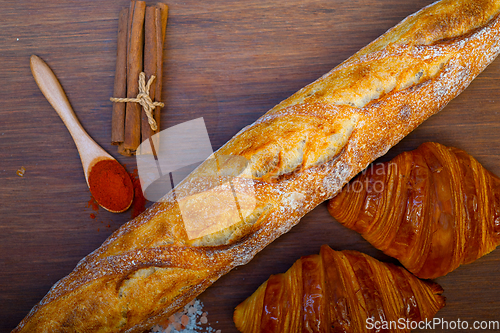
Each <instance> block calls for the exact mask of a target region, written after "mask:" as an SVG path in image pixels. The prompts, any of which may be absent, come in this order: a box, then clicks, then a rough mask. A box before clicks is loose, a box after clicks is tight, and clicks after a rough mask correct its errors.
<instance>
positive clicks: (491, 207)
mask: <svg viewBox="0 0 500 333" xmlns="http://www.w3.org/2000/svg"><path fill="white" fill-rule="evenodd" d="M328 209H329V211H330V213H331V214H332V215H333V217H335V219H337V220H338V221H339V222H341V223H342V224H343V225H345V226H346V227H348V228H350V229H353V230H356V231H357V232H359V233H361V235H363V237H364V238H365V239H367V240H368V241H369V242H370V243H371V244H372V245H374V246H375V247H376V248H378V249H380V250H382V251H384V252H385V253H386V254H387V255H390V256H392V257H394V258H397V259H398V260H399V261H400V262H401V263H402V264H403V265H404V266H405V267H406V268H407V269H408V270H409V271H411V272H412V273H414V274H415V275H417V276H418V277H421V278H436V277H439V276H443V275H445V274H447V273H449V272H451V271H453V270H454V269H456V268H457V267H458V266H460V265H461V264H467V263H470V262H472V261H474V260H476V259H478V258H480V257H481V256H483V255H485V254H487V253H489V252H491V251H492V250H494V249H495V248H496V247H497V246H498V244H500V179H499V178H498V177H496V176H495V175H493V174H492V173H491V172H489V171H487V170H486V169H484V168H483V167H482V166H481V164H480V163H479V162H478V161H476V160H475V159H474V158H473V157H472V156H470V155H468V154H467V153H466V152H464V151H462V150H460V149H457V148H451V147H450V148H448V147H445V146H443V145H440V144H438V143H424V144H422V145H421V146H420V147H419V148H418V149H416V150H414V151H411V152H405V153H402V154H400V155H398V156H397V157H395V158H394V159H393V160H392V161H390V162H388V163H380V164H375V165H373V166H372V167H369V168H368V169H367V171H366V172H364V173H362V174H361V175H359V176H358V177H357V178H355V180H353V181H352V182H351V183H349V184H348V185H347V186H346V187H345V188H344V189H343V190H342V192H341V193H340V194H339V195H337V196H336V197H335V198H333V199H332V200H330V202H329V204H328Z"/></svg>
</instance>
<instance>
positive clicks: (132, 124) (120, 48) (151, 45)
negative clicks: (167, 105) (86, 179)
mask: <svg viewBox="0 0 500 333" xmlns="http://www.w3.org/2000/svg"><path fill="white" fill-rule="evenodd" d="M167 17H168V6H167V5H166V4H164V3H157V4H156V5H154V6H146V3H145V1H135V0H133V1H131V2H130V8H124V9H122V10H121V11H120V18H119V21H118V45H117V57H116V73H115V83H114V92H113V96H114V97H115V98H136V97H137V95H138V93H139V74H140V73H141V72H144V73H145V75H146V81H148V80H149V79H150V78H151V76H153V75H154V76H155V79H154V81H153V82H152V84H151V86H150V89H149V96H150V98H151V100H152V101H155V100H156V101H161V90H162V74H163V45H164V40H165V31H166V27H167ZM152 115H153V117H154V121H155V122H156V130H154V129H152V126H151V125H150V124H149V122H148V117H147V115H146V113H145V111H144V110H143V109H142V107H141V105H140V104H139V103H137V102H126V103H123V102H114V103H113V115H112V126H111V144H113V145H118V152H119V153H120V154H122V155H126V156H130V155H133V154H135V151H136V149H137V147H138V146H139V145H140V143H141V142H142V141H144V140H147V139H149V138H150V137H151V136H152V135H153V134H155V133H156V132H158V131H159V129H160V107H158V106H157V107H156V108H155V109H154V112H153V114H152Z"/></svg>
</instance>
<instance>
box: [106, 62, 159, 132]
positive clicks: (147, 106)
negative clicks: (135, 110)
mask: <svg viewBox="0 0 500 333" xmlns="http://www.w3.org/2000/svg"><path fill="white" fill-rule="evenodd" d="M154 79H155V76H154V75H151V77H150V78H149V80H148V82H147V83H146V74H145V73H144V72H141V73H140V74H139V93H138V94H137V96H136V97H135V98H120V97H111V98H110V99H109V100H110V101H111V102H117V103H128V102H131V103H139V104H140V105H141V106H142V107H143V109H144V112H145V113H146V116H147V117H148V123H149V126H150V127H151V129H152V130H153V131H156V130H157V129H158V127H157V125H156V120H155V118H154V116H153V111H154V109H155V108H156V107H157V106H159V107H164V106H165V104H163V103H162V102H153V101H152V100H151V97H150V96H149V89H150V88H151V84H152V83H153V81H154Z"/></svg>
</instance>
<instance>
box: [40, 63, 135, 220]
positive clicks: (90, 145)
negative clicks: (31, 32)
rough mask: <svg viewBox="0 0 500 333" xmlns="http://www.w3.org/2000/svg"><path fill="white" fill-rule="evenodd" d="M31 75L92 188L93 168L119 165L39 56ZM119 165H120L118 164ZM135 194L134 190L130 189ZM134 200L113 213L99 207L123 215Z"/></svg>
mask: <svg viewBox="0 0 500 333" xmlns="http://www.w3.org/2000/svg"><path fill="white" fill-rule="evenodd" d="M30 67H31V73H32V74H33V77H34V78H35V81H36V84H37V85H38V87H39V88H40V90H41V92H42V94H43V95H44V96H45V98H46V99H47V100H48V101H49V103H50V105H52V107H53V108H54V110H56V112H57V114H58V115H59V117H61V119H62V121H63V123H64V125H66V128H67V129H68V131H69V133H70V134H71V137H72V138H73V141H74V142H75V145H76V148H77V149H78V153H79V154H80V159H81V161H82V166H83V172H84V174H85V180H86V182H87V185H88V186H89V188H90V184H89V175H90V172H91V170H92V167H93V166H94V165H96V164H97V163H98V162H100V161H103V160H112V161H115V162H116V163H118V161H116V159H114V158H113V157H112V156H111V155H110V154H108V153H107V152H106V151H105V150H104V149H102V148H101V147H100V146H99V145H98V144H97V143H96V142H95V141H94V140H93V139H92V138H91V137H90V136H89V135H88V134H87V132H86V131H85V129H84V128H83V127H82V125H81V124H80V122H79V121H78V119H77V118H76V115H75V112H74V111H73V108H72V107H71V104H70V103H69V101H68V98H67V97H66V94H65V93H64V90H63V88H62V86H61V84H60V83H59V80H58V79H57V77H56V76H55V74H54V73H53V72H52V70H51V69H50V67H49V66H48V65H47V64H46V63H45V62H44V61H43V60H42V59H41V58H39V57H38V56H36V55H32V56H31V58H30ZM118 164H119V163H118ZM119 165H120V167H121V168H122V169H123V171H124V172H125V173H126V171H125V168H123V166H122V165H121V164H119ZM130 190H131V191H132V192H133V188H130ZM91 193H92V191H91ZM132 201H133V196H132V200H130V203H129V204H128V206H127V207H125V208H124V209H121V210H119V211H113V210H111V209H109V208H107V207H105V206H103V205H102V204H101V203H100V202H99V201H97V202H98V203H99V205H100V206H101V207H102V208H104V209H106V210H107V211H110V212H113V213H121V212H124V211H126V210H127V209H128V208H129V207H130V205H131V204H132Z"/></svg>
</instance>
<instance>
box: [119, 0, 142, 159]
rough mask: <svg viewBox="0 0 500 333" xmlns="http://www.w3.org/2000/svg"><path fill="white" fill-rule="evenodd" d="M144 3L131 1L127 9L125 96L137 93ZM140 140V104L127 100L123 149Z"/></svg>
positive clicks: (131, 150) (135, 146) (133, 96)
mask: <svg viewBox="0 0 500 333" xmlns="http://www.w3.org/2000/svg"><path fill="white" fill-rule="evenodd" d="M145 13H146V3H145V2H144V1H132V2H131V3H130V10H129V34H128V35H129V38H128V40H129V43H128V52H127V97H128V98H135V97H136V96H137V94H138V93H139V83H138V79H139V73H140V72H141V71H142V61H143V48H144V16H145ZM140 141H141V106H140V105H139V104H138V103H133V102H128V103H127V105H126V108H125V138H124V142H123V144H124V147H123V148H124V149H125V150H130V152H132V153H133V152H134V151H135V150H136V149H137V147H138V146H139V144H140Z"/></svg>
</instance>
